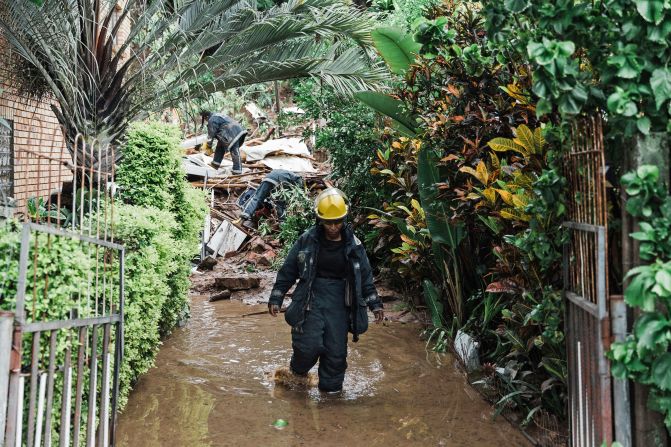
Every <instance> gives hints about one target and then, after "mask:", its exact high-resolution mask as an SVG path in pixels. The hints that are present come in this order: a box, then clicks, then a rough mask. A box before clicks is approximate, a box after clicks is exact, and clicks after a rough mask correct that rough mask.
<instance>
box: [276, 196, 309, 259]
mask: <svg viewBox="0 0 671 447" xmlns="http://www.w3.org/2000/svg"><path fill="white" fill-rule="evenodd" d="M271 198H272V199H273V201H275V202H283V203H284V204H285V206H286V209H285V211H284V213H285V214H284V220H283V221H282V222H281V223H280V233H279V235H278V239H279V240H280V242H282V249H281V250H280V252H279V253H278V254H277V257H276V258H275V260H274V261H273V268H276V269H277V268H279V267H281V266H282V262H284V259H285V258H286V257H287V254H289V250H290V249H291V246H292V245H294V242H296V241H297V240H298V238H299V237H300V235H301V234H303V232H304V231H305V230H307V229H308V228H310V227H311V226H312V225H314V223H315V217H314V211H313V210H312V206H313V205H312V203H313V202H312V200H311V199H310V197H309V196H308V194H307V191H306V190H305V188H303V187H302V186H284V187H282V188H277V189H276V190H274V191H273V193H272V194H271Z"/></svg>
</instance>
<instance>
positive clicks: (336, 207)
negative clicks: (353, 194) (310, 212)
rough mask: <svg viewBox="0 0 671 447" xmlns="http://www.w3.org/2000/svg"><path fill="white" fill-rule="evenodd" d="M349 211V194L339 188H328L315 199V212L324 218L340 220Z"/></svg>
mask: <svg viewBox="0 0 671 447" xmlns="http://www.w3.org/2000/svg"><path fill="white" fill-rule="evenodd" d="M348 212H349V206H347V196H345V193H344V192H342V191H341V190H339V189H338V188H327V189H325V190H323V191H322V192H321V193H319V195H318V196H317V198H316V199H315V213H317V217H318V218H320V219H322V220H339V219H343V218H345V216H347V213H348Z"/></svg>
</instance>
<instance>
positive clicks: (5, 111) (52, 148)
mask: <svg viewBox="0 0 671 447" xmlns="http://www.w3.org/2000/svg"><path fill="white" fill-rule="evenodd" d="M15 57H18V56H17V55H16V54H14V53H13V52H12V50H11V49H10V48H9V46H8V45H7V42H6V41H5V39H4V38H3V37H2V35H1V34H0V88H2V90H3V91H2V93H1V94H0V118H4V119H5V120H8V121H10V122H11V123H12V124H13V136H12V139H13V154H14V157H13V158H14V160H13V162H14V182H13V183H14V185H13V191H10V192H9V194H10V195H12V194H13V197H14V198H15V199H16V200H17V211H19V212H22V211H24V208H25V205H26V201H27V200H28V198H29V197H46V196H48V195H49V194H50V193H51V192H54V191H56V190H58V189H60V187H61V186H60V185H61V184H62V182H64V181H68V180H71V179H72V174H71V173H70V171H69V170H68V169H67V168H65V167H63V165H62V164H61V163H58V160H71V157H70V153H69V152H68V150H67V148H66V147H65V142H64V139H63V133H62V132H61V128H60V126H59V125H58V120H57V119H56V116H55V115H54V113H53V112H52V111H51V107H50V106H51V104H52V103H53V101H51V100H46V101H43V102H38V101H34V100H30V99H28V98H26V97H23V96H19V95H17V94H16V90H15V89H13V88H12V87H11V86H10V84H9V79H10V72H9V70H10V67H11V65H12V64H11V63H10V61H11V60H12V59H11V58H15ZM29 151H31V152H34V153H37V154H41V155H43V156H46V157H50V158H52V159H53V160H49V159H47V158H43V157H38V156H36V155H35V154H33V153H31V152H29ZM59 180H60V181H59Z"/></svg>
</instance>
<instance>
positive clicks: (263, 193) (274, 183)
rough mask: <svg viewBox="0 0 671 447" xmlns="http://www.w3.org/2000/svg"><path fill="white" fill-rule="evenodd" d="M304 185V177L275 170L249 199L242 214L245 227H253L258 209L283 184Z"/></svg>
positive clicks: (241, 217) (264, 179)
mask: <svg viewBox="0 0 671 447" xmlns="http://www.w3.org/2000/svg"><path fill="white" fill-rule="evenodd" d="M302 183H303V177H301V176H300V175H296V174H294V173H293V172H291V171H286V170H284V169H273V170H272V171H270V172H269V173H268V175H266V176H265V177H264V178H263V181H262V182H261V184H260V185H259V187H258V189H257V190H256V192H255V193H254V196H253V197H252V198H251V199H249V202H247V204H246V205H245V207H244V209H243V210H242V212H241V213H240V219H242V220H243V225H244V226H246V227H251V226H252V223H251V219H252V217H253V216H254V213H255V212H256V210H257V209H258V207H259V206H260V205H261V204H263V202H264V201H265V200H266V199H267V198H268V196H269V195H270V193H271V192H272V191H273V189H275V188H276V187H278V186H280V185H282V184H290V185H300V184H302Z"/></svg>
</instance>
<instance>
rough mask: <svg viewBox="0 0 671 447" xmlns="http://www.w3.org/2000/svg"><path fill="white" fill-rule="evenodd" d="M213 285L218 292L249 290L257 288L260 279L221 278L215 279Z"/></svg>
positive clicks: (241, 277) (254, 277) (249, 277)
mask: <svg viewBox="0 0 671 447" xmlns="http://www.w3.org/2000/svg"><path fill="white" fill-rule="evenodd" d="M214 284H215V286H216V287H217V288H218V289H219V290H224V289H228V290H230V291H236V290H249V289H256V288H258V287H259V285H260V284H261V279H260V278H259V277H256V276H223V277H219V278H215V279H214Z"/></svg>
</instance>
